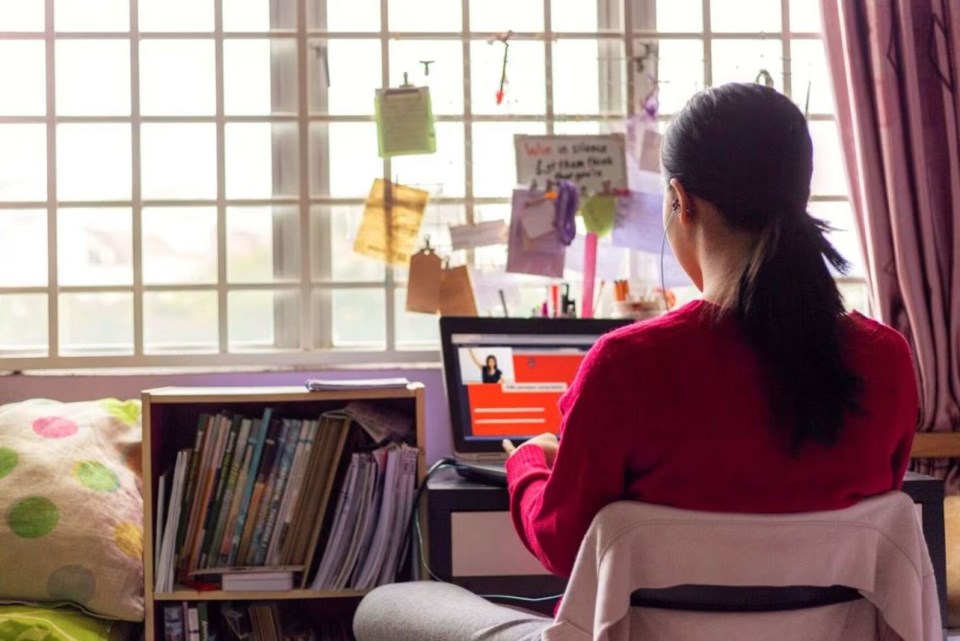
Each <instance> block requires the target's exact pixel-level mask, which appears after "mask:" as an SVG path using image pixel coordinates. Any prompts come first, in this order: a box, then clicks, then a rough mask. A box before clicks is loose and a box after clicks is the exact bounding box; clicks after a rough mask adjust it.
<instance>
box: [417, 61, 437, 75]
mask: <svg viewBox="0 0 960 641" xmlns="http://www.w3.org/2000/svg"><path fill="white" fill-rule="evenodd" d="M434 62H435V61H434V60H421V61H420V64H422V65H423V75H425V76H429V75H430V65H432V64H433V63H434Z"/></svg>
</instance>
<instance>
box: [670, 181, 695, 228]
mask: <svg viewBox="0 0 960 641" xmlns="http://www.w3.org/2000/svg"><path fill="white" fill-rule="evenodd" d="M670 187H671V188H672V189H673V196H674V199H673V202H672V203H671V208H672V210H673V213H674V215H675V216H676V218H677V221H678V222H679V223H680V224H681V225H689V224H690V223H691V222H693V196H691V195H690V193H689V192H687V190H686V188H685V187H684V186H683V183H682V182H680V181H679V180H678V179H676V178H671V179H670Z"/></svg>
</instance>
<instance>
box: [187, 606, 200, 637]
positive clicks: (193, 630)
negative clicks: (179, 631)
mask: <svg viewBox="0 0 960 641" xmlns="http://www.w3.org/2000/svg"><path fill="white" fill-rule="evenodd" d="M183 609H184V610H186V612H187V616H186V622H187V641H200V613H199V611H197V606H196V605H188V604H186V603H184V604H183Z"/></svg>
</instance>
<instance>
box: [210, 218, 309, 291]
mask: <svg viewBox="0 0 960 641" xmlns="http://www.w3.org/2000/svg"><path fill="white" fill-rule="evenodd" d="M298 223H299V220H298V211H297V208H296V207H229V208H228V209H227V280H228V281H229V282H230V283H269V282H274V281H282V280H291V279H295V278H297V277H298V276H299V275H300V233H299V231H300V228H299V225H298Z"/></svg>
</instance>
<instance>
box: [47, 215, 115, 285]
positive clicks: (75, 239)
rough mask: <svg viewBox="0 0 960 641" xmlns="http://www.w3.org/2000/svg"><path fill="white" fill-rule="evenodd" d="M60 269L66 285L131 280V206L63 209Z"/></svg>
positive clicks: (59, 236) (59, 230)
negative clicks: (129, 207)
mask: <svg viewBox="0 0 960 641" xmlns="http://www.w3.org/2000/svg"><path fill="white" fill-rule="evenodd" d="M57 273H58V274H59V278H60V284H61V285H66V286H70V285H130V284H132V283H133V228H132V220H131V212H130V209H128V208H126V207H122V208H119V207H118V208H109V209H108V208H104V209H73V208H70V209H60V210H59V211H58V212H57Z"/></svg>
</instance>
